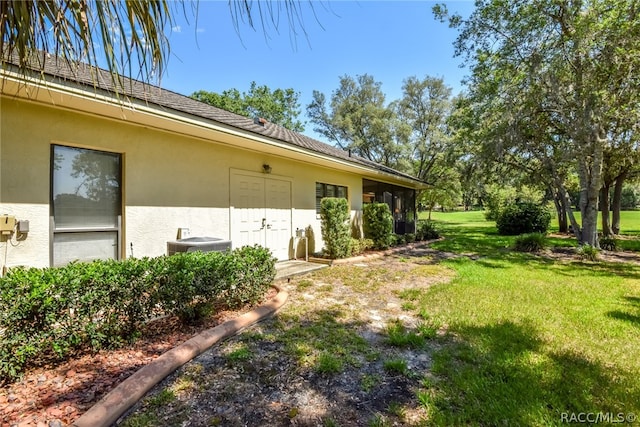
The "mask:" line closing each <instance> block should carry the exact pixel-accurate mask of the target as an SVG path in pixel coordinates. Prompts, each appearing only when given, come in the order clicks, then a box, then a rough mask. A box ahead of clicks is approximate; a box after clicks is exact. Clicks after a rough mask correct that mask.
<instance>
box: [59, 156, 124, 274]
mask: <svg viewBox="0 0 640 427" xmlns="http://www.w3.org/2000/svg"><path fill="white" fill-rule="evenodd" d="M121 184H122V159H121V155H120V154H116V153H108V152H104V151H96V150H88V149H84V148H75V147H65V146H62V145H53V146H52V148H51V230H52V243H51V244H52V248H51V264H52V265H54V266H59V265H64V264H67V263H69V262H71V261H74V260H80V261H91V260H94V259H118V258H119V255H120V240H121V239H120V233H121V222H122V221H121V218H122V185H121Z"/></svg>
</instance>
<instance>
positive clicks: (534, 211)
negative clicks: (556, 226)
mask: <svg viewBox="0 0 640 427" xmlns="http://www.w3.org/2000/svg"><path fill="white" fill-rule="evenodd" d="M550 223H551V214H550V213H549V211H548V210H547V209H546V207H545V206H541V205H539V204H536V203H533V202H518V203H512V204H509V205H507V206H506V207H505V208H504V209H502V210H501V212H500V214H499V216H498V219H497V220H496V226H497V228H498V233H499V234H502V235H508V236H511V235H517V234H524V233H546V232H547V230H548V229H549V225H550Z"/></svg>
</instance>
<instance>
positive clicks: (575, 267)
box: [430, 223, 640, 278]
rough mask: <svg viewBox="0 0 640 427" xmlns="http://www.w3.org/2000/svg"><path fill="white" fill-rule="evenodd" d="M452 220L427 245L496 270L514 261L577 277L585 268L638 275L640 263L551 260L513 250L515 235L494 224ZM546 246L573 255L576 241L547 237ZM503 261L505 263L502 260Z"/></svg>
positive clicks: (598, 273) (600, 273)
mask: <svg viewBox="0 0 640 427" xmlns="http://www.w3.org/2000/svg"><path fill="white" fill-rule="evenodd" d="M452 224H453V223H446V224H441V230H442V234H443V236H444V237H445V238H444V240H441V241H438V242H434V243H433V244H431V245H430V247H431V248H433V249H435V250H440V251H445V252H453V253H456V254H465V255H470V256H471V258H472V259H474V260H475V261H476V262H478V263H479V264H481V265H483V266H484V267H487V268H492V269H497V268H505V267H511V266H512V265H513V264H522V265H525V264H526V265H527V266H535V267H536V268H546V269H554V270H556V272H557V273H559V274H562V275H568V276H577V275H581V274H583V273H584V271H585V269H588V270H589V272H590V274H592V275H594V276H610V275H616V276H621V277H628V278H640V265H637V264H633V263H629V262H605V261H600V262H597V263H593V262H585V261H582V260H580V259H571V258H568V259H553V258H550V257H547V256H544V255H537V254H530V253H522V252H516V251H514V250H512V249H511V248H512V246H513V243H514V240H515V236H501V235H499V234H498V233H497V231H496V229H495V227H493V226H490V225H489V224H487V225H486V226H473V227H471V226H462V227H451V225H452ZM548 241H549V246H550V247H551V248H554V249H555V250H561V248H566V249H567V256H568V257H571V256H572V255H573V253H572V248H573V247H575V246H576V242H575V240H574V239H571V238H559V237H551V238H549V240H548ZM503 261H504V262H503Z"/></svg>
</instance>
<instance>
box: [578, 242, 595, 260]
mask: <svg viewBox="0 0 640 427" xmlns="http://www.w3.org/2000/svg"><path fill="white" fill-rule="evenodd" d="M576 254H577V255H578V256H579V257H580V258H582V259H585V260H587V261H597V260H598V257H599V255H600V250H599V249H598V248H596V247H595V246H591V245H590V244H588V243H587V244H585V245H582V246H578V248H577V249H576Z"/></svg>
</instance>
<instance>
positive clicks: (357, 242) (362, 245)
mask: <svg viewBox="0 0 640 427" xmlns="http://www.w3.org/2000/svg"><path fill="white" fill-rule="evenodd" d="M349 248H350V252H351V256H355V255H360V254H362V253H364V252H365V251H366V250H367V249H371V248H373V240H371V239H354V238H352V239H351V244H350V245H349Z"/></svg>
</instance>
